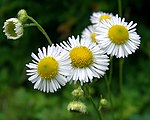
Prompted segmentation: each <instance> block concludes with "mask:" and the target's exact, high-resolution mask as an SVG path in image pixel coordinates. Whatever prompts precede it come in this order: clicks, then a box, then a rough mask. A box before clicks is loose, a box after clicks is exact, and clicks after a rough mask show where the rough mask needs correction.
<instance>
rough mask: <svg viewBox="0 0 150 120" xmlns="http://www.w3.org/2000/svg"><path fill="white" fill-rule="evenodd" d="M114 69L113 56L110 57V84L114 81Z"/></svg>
mask: <svg viewBox="0 0 150 120" xmlns="http://www.w3.org/2000/svg"><path fill="white" fill-rule="evenodd" d="M112 68H113V56H110V71H109V84H110V83H111V79H112Z"/></svg>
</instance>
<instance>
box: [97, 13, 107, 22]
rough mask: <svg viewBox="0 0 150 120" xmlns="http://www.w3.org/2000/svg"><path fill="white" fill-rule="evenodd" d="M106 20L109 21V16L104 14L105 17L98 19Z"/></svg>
mask: <svg viewBox="0 0 150 120" xmlns="http://www.w3.org/2000/svg"><path fill="white" fill-rule="evenodd" d="M106 19H110V16H109V15H106V14H105V15H101V17H100V18H99V20H100V21H102V20H106Z"/></svg>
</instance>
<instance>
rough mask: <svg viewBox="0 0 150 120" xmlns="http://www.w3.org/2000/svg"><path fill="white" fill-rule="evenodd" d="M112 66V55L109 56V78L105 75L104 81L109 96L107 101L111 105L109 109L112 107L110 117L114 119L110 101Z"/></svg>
mask: <svg viewBox="0 0 150 120" xmlns="http://www.w3.org/2000/svg"><path fill="white" fill-rule="evenodd" d="M112 68H113V57H112V56H111V57H110V71H109V79H108V78H107V76H106V75H105V76H104V77H105V82H106V86H107V91H108V97H109V101H110V105H111V109H112V119H113V120H114V119H115V116H114V110H113V109H114V106H113V102H112V95H111V88H110V85H111V79H112Z"/></svg>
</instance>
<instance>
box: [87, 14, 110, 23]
mask: <svg viewBox="0 0 150 120" xmlns="http://www.w3.org/2000/svg"><path fill="white" fill-rule="evenodd" d="M112 17H113V15H112V13H106V12H94V13H93V14H92V16H91V17H90V21H91V23H93V24H96V23H99V22H101V21H102V20H106V19H111V18H112Z"/></svg>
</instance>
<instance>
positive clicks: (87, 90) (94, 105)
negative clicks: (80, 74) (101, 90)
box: [81, 85, 102, 120]
mask: <svg viewBox="0 0 150 120" xmlns="http://www.w3.org/2000/svg"><path fill="white" fill-rule="evenodd" d="M81 87H82V90H83V91H84V93H85V97H87V98H88V99H89V100H90V102H91V103H92V105H93V108H94V110H95V111H96V113H97V115H98V118H99V120H102V115H101V112H100V110H99V109H98V107H97V106H96V104H95V102H94V100H93V98H92V97H91V95H90V93H89V89H88V86H86V85H85V86H81Z"/></svg>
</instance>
